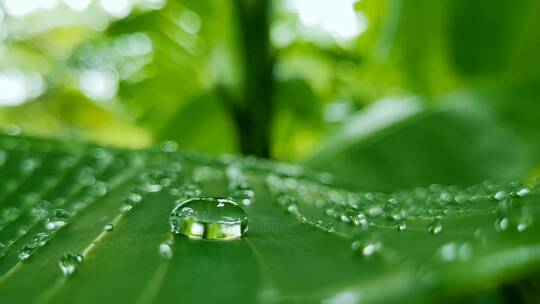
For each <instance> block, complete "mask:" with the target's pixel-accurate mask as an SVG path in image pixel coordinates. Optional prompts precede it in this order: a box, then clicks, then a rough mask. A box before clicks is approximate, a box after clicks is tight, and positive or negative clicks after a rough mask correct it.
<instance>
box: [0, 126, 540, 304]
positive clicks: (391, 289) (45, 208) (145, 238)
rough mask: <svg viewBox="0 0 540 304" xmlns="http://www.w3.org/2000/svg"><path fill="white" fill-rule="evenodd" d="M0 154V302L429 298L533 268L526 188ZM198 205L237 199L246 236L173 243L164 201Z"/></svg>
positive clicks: (33, 152)
mask: <svg viewBox="0 0 540 304" xmlns="http://www.w3.org/2000/svg"><path fill="white" fill-rule="evenodd" d="M0 146H1V147H2V150H1V151H2V153H1V155H0V156H1V160H2V162H1V163H2V167H1V172H2V174H0V179H1V182H0V185H1V189H0V215H1V220H2V222H1V225H0V226H1V229H0V242H1V243H2V245H1V246H2V247H1V252H2V257H1V258H0V297H1V299H2V302H5V303H58V302H70V303H96V302H105V303H113V302H119V303H173V302H174V303H177V302H189V303H201V302H238V303H254V302H259V303H284V302H300V303H313V302H320V301H323V302H325V303H357V302H367V303H383V302H388V301H400V302H418V301H428V300H433V301H440V300H445V299H446V300H447V299H460V298H462V297H466V296H467V294H469V293H473V292H476V291H483V290H487V289H491V288H494V287H496V286H499V285H501V284H504V283H511V282H513V281H515V280H517V279H520V278H526V277H528V276H529V275H530V274H533V273H534V271H537V270H538V265H540V247H539V237H538V235H539V232H540V231H539V230H540V228H539V227H540V226H538V223H537V218H538V216H539V215H540V205H539V202H540V195H539V191H540V184H539V183H538V181H537V180H535V181H532V182H530V183H527V184H522V183H519V182H514V183H511V184H498V183H496V182H483V183H481V184H478V185H476V186H472V187H457V186H440V185H432V186H429V187H427V188H413V189H409V190H403V191H395V192H393V193H389V194H383V193H375V192H354V193H353V192H347V191H345V190H341V189H338V188H335V187H333V186H331V185H329V184H328V182H330V181H331V176H330V175H329V174H325V173H323V174H320V173H315V172H311V171H307V170H306V169H303V168H302V167H298V166H293V165H288V164H284V163H275V162H269V161H261V160H256V159H252V158H244V159H242V158H236V157H231V156H222V157H219V158H215V157H210V156H208V155H204V154H197V153H187V152H178V151H176V145H175V144H174V143H173V142H166V143H164V144H163V145H162V146H161V150H118V149H109V148H102V147H99V146H94V145H88V144H84V143H73V142H63V141H59V140H47V139H39V138H27V137H17V136H15V137H10V136H2V137H0ZM231 171H235V172H237V173H236V174H231ZM238 172H239V173H238ZM238 182H241V183H242V184H243V185H244V186H243V188H242V189H243V190H246V189H247V190H250V191H247V192H238V191H237V190H236V188H235V187H234V185H235V184H236V183H238ZM251 191H253V193H254V197H252V196H251V193H252V192H251ZM198 195H204V196H225V197H229V196H230V197H232V198H233V199H235V200H238V201H242V202H245V203H247V205H245V206H244V208H245V210H246V212H247V215H248V219H249V231H248V232H247V234H246V235H245V236H244V237H243V238H242V239H240V240H234V241H204V240H191V239H188V238H185V237H182V236H175V235H172V234H171V232H170V231H169V229H170V228H169V224H168V217H169V213H170V212H171V209H172V208H173V207H174V206H175V202H176V201H177V200H180V201H182V200H184V199H186V198H188V197H192V196H198Z"/></svg>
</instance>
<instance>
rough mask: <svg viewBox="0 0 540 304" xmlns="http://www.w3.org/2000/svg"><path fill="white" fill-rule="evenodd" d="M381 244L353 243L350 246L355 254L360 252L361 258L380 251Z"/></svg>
mask: <svg viewBox="0 0 540 304" xmlns="http://www.w3.org/2000/svg"><path fill="white" fill-rule="evenodd" d="M381 247H382V246H381V243H379V242H366V243H363V242H360V241H354V242H353V243H352V245H351V249H352V250H353V251H355V252H360V253H361V254H362V255H363V256H365V257H369V256H372V255H374V254H375V253H377V252H379V251H380V249H381Z"/></svg>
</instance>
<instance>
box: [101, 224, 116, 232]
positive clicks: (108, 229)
mask: <svg viewBox="0 0 540 304" xmlns="http://www.w3.org/2000/svg"><path fill="white" fill-rule="evenodd" d="M113 228H114V225H113V224H106V225H105V226H103V230H105V231H111V230H113Z"/></svg>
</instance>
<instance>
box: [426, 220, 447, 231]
mask: <svg viewBox="0 0 540 304" xmlns="http://www.w3.org/2000/svg"><path fill="white" fill-rule="evenodd" d="M442 229H443V226H442V224H441V221H440V220H439V219H435V220H433V221H432V222H431V223H429V225H428V230H429V232H430V233H431V234H439V233H441V231H442Z"/></svg>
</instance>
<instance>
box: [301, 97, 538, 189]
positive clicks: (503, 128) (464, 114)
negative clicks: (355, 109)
mask: <svg viewBox="0 0 540 304" xmlns="http://www.w3.org/2000/svg"><path fill="white" fill-rule="evenodd" d="M518 92H520V93H518ZM516 96H520V97H519V98H517V100H516V101H515V102H514V103H511V102H510V101H512V100H513V99H514V98H516ZM534 96H537V93H535V91H534V89H527V88H526V87H520V88H518V89H513V90H509V89H508V90H497V91H493V90H491V91H490V90H487V91H486V90H483V91H482V90H476V91H464V92H459V93H454V94H448V95H446V96H444V97H441V98H440V99H439V102H437V103H436V104H435V105H433V104H430V103H427V102H425V101H424V100H421V99H419V98H408V99H406V98H405V99H403V98H401V99H398V98H396V99H390V98H389V99H385V100H382V101H380V102H378V103H374V104H373V105H371V106H370V107H368V108H366V109H365V110H364V111H362V112H360V113H358V114H357V115H356V116H354V117H352V118H351V119H350V120H349V121H347V122H346V123H345V124H344V125H343V127H342V129H341V130H338V131H337V132H336V134H334V135H333V136H331V137H330V139H329V140H328V142H327V143H325V144H324V145H322V148H320V149H319V151H318V152H317V153H315V155H314V156H313V157H312V158H311V159H310V160H309V161H308V162H307V164H309V165H310V166H312V167H313V168H316V169H320V170H326V171H329V172H332V173H334V174H335V176H336V182H337V183H338V184H340V185H342V186H345V187H347V188H350V189H357V190H366V189H369V190H374V191H380V190H383V191H395V190H399V189H405V188H411V187H416V186H425V185H429V184H431V183H440V184H447V185H449V184H457V185H471V184H475V183H479V182H481V181H482V180H484V179H495V180H499V181H511V180H522V179H525V178H527V177H528V176H530V175H531V174H532V173H533V171H534V169H535V168H536V167H537V166H538V164H539V163H540V158H539V157H538V151H539V150H538V149H539V144H540V142H539V141H538V128H537V127H535V125H536V122H535V121H536V119H535V118H534V117H535V116H536V114H535V113H537V112H536V111H534V109H535V108H536V107H537V106H536V105H535V104H536V102H535V100H536V99H535V97H534ZM525 109H530V110H525Z"/></svg>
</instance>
